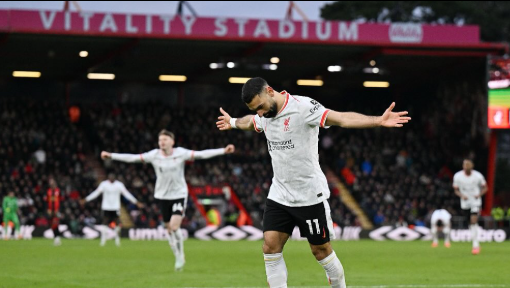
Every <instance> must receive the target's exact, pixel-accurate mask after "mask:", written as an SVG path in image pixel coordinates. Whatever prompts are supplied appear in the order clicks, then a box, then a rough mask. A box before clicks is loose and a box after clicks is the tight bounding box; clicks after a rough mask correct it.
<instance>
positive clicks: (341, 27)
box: [338, 22, 358, 41]
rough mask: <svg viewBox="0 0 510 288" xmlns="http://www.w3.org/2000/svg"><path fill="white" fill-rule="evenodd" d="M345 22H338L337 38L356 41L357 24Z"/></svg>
mask: <svg viewBox="0 0 510 288" xmlns="http://www.w3.org/2000/svg"><path fill="white" fill-rule="evenodd" d="M347 25H348V24H347V23H346V22H340V23H338V40H346V41H358V24H356V23H354V22H353V23H351V25H349V26H347Z"/></svg>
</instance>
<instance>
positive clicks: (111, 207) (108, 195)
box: [85, 180, 137, 211]
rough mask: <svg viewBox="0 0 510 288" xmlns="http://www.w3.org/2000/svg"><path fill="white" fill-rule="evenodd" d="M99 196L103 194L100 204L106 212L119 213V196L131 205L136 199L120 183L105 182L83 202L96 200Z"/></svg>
mask: <svg viewBox="0 0 510 288" xmlns="http://www.w3.org/2000/svg"><path fill="white" fill-rule="evenodd" d="M100 194H103V202H102V203H101V209H102V210H107V211H119V210H120V195H124V197H126V198H127V199H128V200H129V201H131V202H132V203H136V202H137V201H136V198H135V197H134V196H133V195H131V193H129V191H128V190H127V189H126V186H124V184H123V183H122V182H120V181H117V180H115V181H114V182H110V180H105V181H103V182H101V184H99V186H98V187H97V189H96V190H94V192H92V193H90V195H89V196H87V198H85V201H87V202H89V201H91V200H94V199H96V198H97V197H98V196H99V195H100Z"/></svg>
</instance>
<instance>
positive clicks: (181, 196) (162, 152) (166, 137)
mask: <svg viewBox="0 0 510 288" xmlns="http://www.w3.org/2000/svg"><path fill="white" fill-rule="evenodd" d="M174 140H175V136H174V134H173V133H172V132H169V131H167V130H162V131H161V132H159V136H158V144H159V149H154V150H151V151H149V152H145V153H142V154H119V153H110V152H106V151H103V152H101V158H103V159H112V160H115V161H122V162H128V163H140V162H144V163H150V164H152V167H153V168H154V171H155V172H156V177H157V179H156V188H155V190H154V194H155V195H154V198H156V199H158V201H159V206H160V209H161V213H162V214H163V221H164V222H165V225H167V229H168V234H169V239H168V242H169V244H170V247H171V248H172V251H173V252H174V255H175V270H177V271H179V270H182V269H183V267H184V264H185V258H184V243H183V240H184V239H183V235H182V232H181V230H180V227H181V222H182V218H183V216H184V212H185V208H186V203H187V199H188V186H187V185H186V179H185V178H184V165H185V163H186V161H193V160H195V159H208V158H212V157H216V156H220V155H224V154H230V153H234V150H235V147H234V145H232V144H229V145H227V146H226V147H225V148H218V149H208V150H203V151H192V150H188V149H185V148H182V147H177V148H174V144H175V141H174Z"/></svg>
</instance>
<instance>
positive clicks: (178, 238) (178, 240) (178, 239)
mask: <svg viewBox="0 0 510 288" xmlns="http://www.w3.org/2000/svg"><path fill="white" fill-rule="evenodd" d="M173 234H174V235H175V244H176V246H177V251H178V252H179V256H181V257H182V258H183V259H184V237H183V236H182V230H181V229H177V230H175V231H174V232H173Z"/></svg>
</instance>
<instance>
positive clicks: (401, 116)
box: [381, 102, 411, 128]
mask: <svg viewBox="0 0 510 288" xmlns="http://www.w3.org/2000/svg"><path fill="white" fill-rule="evenodd" d="M393 108H395V102H393V103H391V105H390V107H388V109H386V111H384V114H383V115H382V116H381V126H384V127H389V128H393V127H402V126H404V125H403V124H404V123H407V122H409V120H411V117H405V115H407V114H408V113H407V111H404V112H392V110H393Z"/></svg>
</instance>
